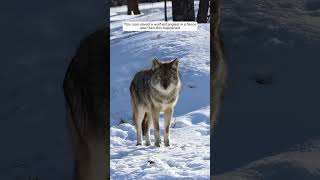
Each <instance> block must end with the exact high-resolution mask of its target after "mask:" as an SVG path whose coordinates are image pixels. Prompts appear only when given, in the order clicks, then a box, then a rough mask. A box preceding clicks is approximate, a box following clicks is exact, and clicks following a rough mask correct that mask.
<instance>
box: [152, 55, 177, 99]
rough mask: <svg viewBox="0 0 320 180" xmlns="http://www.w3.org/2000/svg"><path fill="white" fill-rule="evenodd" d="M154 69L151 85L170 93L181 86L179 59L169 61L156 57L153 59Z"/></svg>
mask: <svg viewBox="0 0 320 180" xmlns="http://www.w3.org/2000/svg"><path fill="white" fill-rule="evenodd" d="M152 70H153V75H152V77H151V85H152V86H153V87H154V88H156V89H157V90H158V91H160V92H162V93H164V94H168V93H170V92H171V91H172V90H174V89H176V88H177V86H179V84H180V78H179V60H178V59H175V60H172V61H169V62H164V61H160V60H159V59H154V60H153V61H152Z"/></svg>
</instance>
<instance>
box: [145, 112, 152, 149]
mask: <svg viewBox="0 0 320 180" xmlns="http://www.w3.org/2000/svg"><path fill="white" fill-rule="evenodd" d="M146 115H147V118H146V121H147V122H146V146H150V144H151V140H150V126H151V121H152V114H151V113H150V112H149V113H146Z"/></svg>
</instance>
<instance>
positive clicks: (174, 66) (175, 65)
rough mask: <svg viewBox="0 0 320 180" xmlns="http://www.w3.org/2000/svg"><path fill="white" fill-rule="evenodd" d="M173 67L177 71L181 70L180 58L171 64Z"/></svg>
mask: <svg viewBox="0 0 320 180" xmlns="http://www.w3.org/2000/svg"><path fill="white" fill-rule="evenodd" d="M171 67H172V68H173V69H176V70H178V69H179V59H178V58H175V59H174V60H173V61H172V62H171Z"/></svg>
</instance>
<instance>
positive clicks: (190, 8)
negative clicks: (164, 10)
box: [172, 0, 195, 21]
mask: <svg viewBox="0 0 320 180" xmlns="http://www.w3.org/2000/svg"><path fill="white" fill-rule="evenodd" d="M193 1H194V0H172V20H173V21H195V15H194V2H193Z"/></svg>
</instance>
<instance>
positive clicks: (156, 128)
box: [152, 109, 161, 147]
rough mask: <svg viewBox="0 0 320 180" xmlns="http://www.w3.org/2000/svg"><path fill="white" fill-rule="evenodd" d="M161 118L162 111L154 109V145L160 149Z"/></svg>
mask: <svg viewBox="0 0 320 180" xmlns="http://www.w3.org/2000/svg"><path fill="white" fill-rule="evenodd" d="M159 118H160V111H159V110H156V109H153V110H152V120H153V128H154V138H155V143H154V145H155V146H158V147H160V144H161V139H160V127H159Z"/></svg>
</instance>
